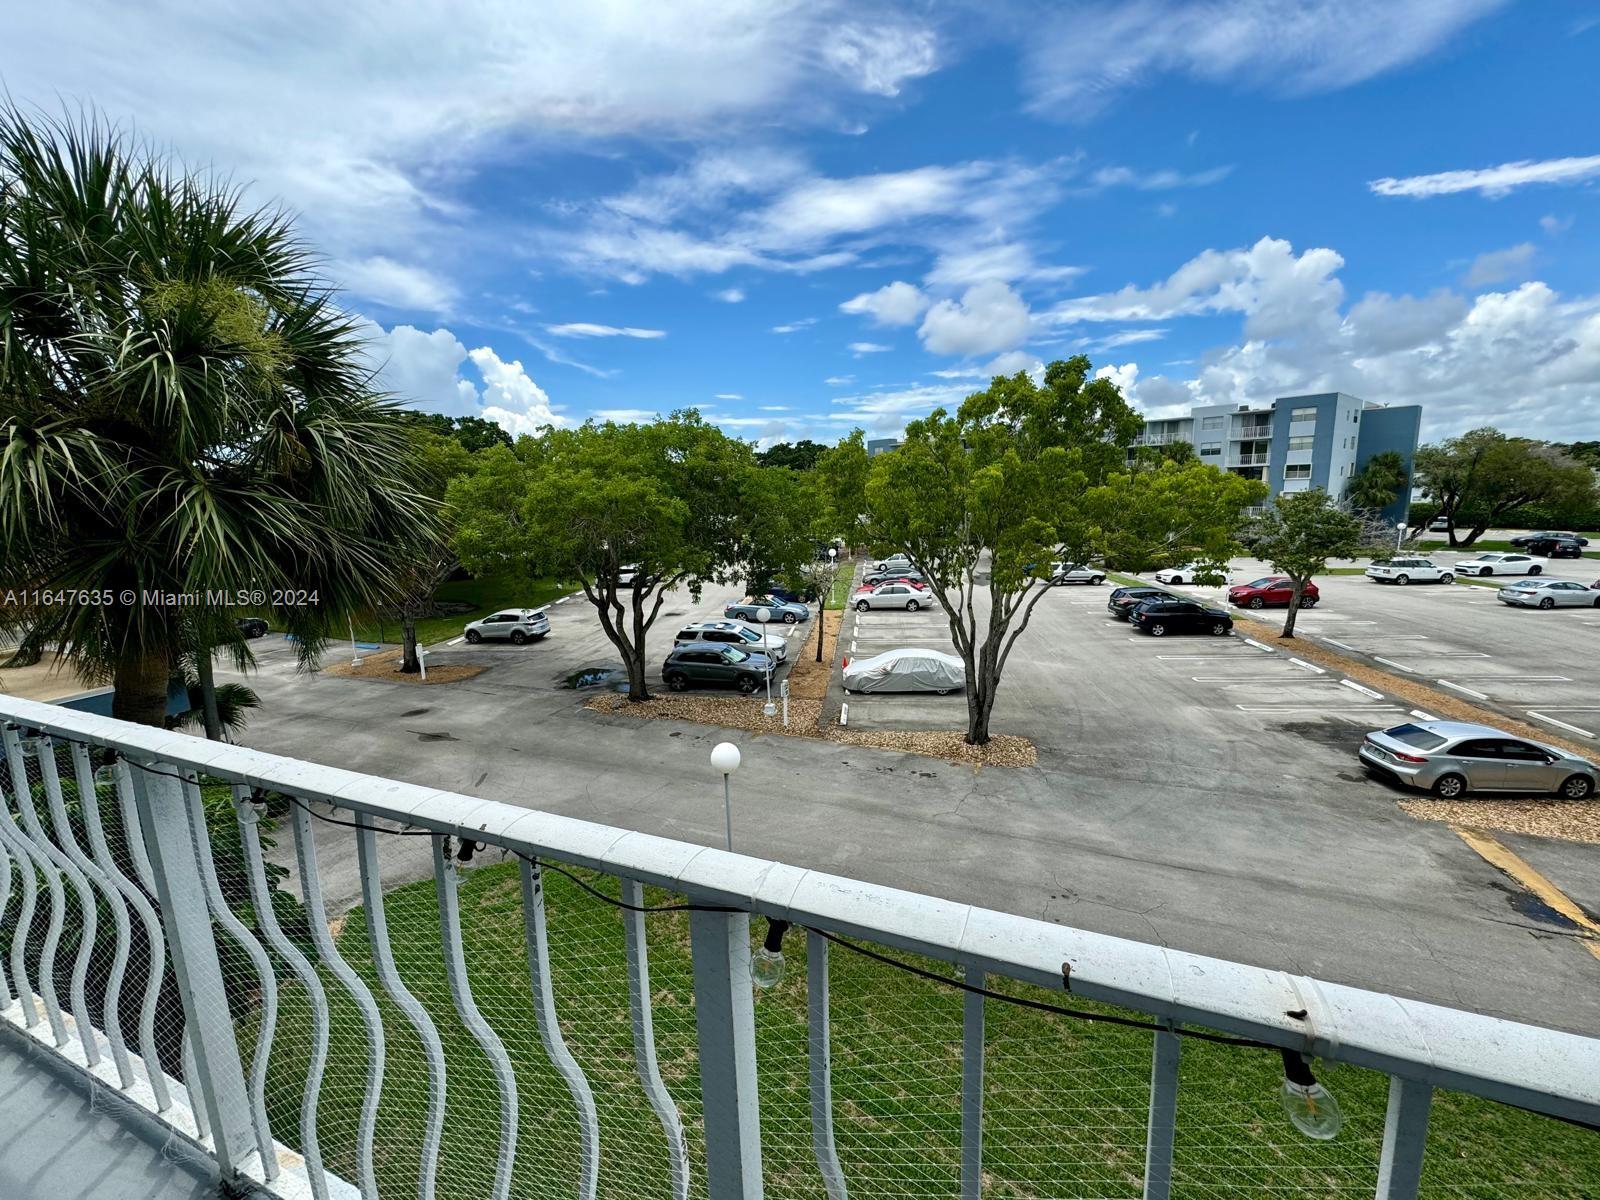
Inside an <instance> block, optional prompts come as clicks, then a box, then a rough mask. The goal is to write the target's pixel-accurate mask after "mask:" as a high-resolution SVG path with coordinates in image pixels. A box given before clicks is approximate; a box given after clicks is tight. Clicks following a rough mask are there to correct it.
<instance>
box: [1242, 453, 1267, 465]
mask: <svg viewBox="0 0 1600 1200" xmlns="http://www.w3.org/2000/svg"><path fill="white" fill-rule="evenodd" d="M1270 458H1271V455H1267V454H1238V455H1235V456H1234V459H1233V465H1234V466H1236V467H1264V466H1266V465H1267V463H1268V461H1269V460H1270Z"/></svg>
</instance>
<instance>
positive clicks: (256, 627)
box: [234, 617, 270, 638]
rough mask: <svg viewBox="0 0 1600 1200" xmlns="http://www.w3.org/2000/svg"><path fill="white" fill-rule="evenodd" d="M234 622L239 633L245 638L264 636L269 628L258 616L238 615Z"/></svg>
mask: <svg viewBox="0 0 1600 1200" xmlns="http://www.w3.org/2000/svg"><path fill="white" fill-rule="evenodd" d="M234 624H235V625H237V626H238V627H239V632H240V634H242V635H243V636H244V637H247V638H258V637H266V636H267V631H268V629H269V628H270V627H269V626H268V625H267V623H266V621H264V620H263V619H262V618H260V617H239V618H238V619H236V620H235V621H234Z"/></svg>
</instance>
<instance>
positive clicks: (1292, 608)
mask: <svg viewBox="0 0 1600 1200" xmlns="http://www.w3.org/2000/svg"><path fill="white" fill-rule="evenodd" d="M1304 588H1305V584H1304V583H1302V582H1301V581H1300V580H1298V579H1297V580H1295V581H1294V591H1292V592H1290V593H1289V615H1288V616H1287V617H1285V618H1284V619H1283V632H1282V633H1280V634H1279V635H1278V636H1279V637H1280V638H1292V637H1293V636H1294V622H1295V618H1296V617H1298V616H1299V615H1300V592H1301V591H1302V590H1303V589H1304Z"/></svg>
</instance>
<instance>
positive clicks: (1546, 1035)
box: [0, 697, 1600, 1200]
mask: <svg viewBox="0 0 1600 1200" xmlns="http://www.w3.org/2000/svg"><path fill="white" fill-rule="evenodd" d="M0 720H3V721H5V722H7V724H6V725H5V728H4V732H3V738H4V744H3V749H4V757H5V764H4V766H5V771H4V772H0V779H3V787H4V791H5V802H4V803H3V804H0V961H3V964H4V970H3V972H0V1082H4V1081H7V1080H10V1079H12V1078H14V1077H17V1076H18V1075H19V1072H20V1071H21V1069H22V1067H24V1066H27V1067H28V1069H29V1070H31V1069H32V1064H37V1063H45V1064H47V1065H48V1066H49V1067H50V1068H51V1069H52V1070H54V1071H56V1072H57V1073H58V1075H59V1076H60V1078H61V1079H63V1080H67V1081H71V1082H73V1083H75V1084H76V1085H79V1086H81V1088H82V1089H84V1090H86V1091H88V1092H90V1093H91V1094H92V1095H93V1097H94V1101H93V1104H92V1105H91V1106H88V1107H83V1106H80V1108H81V1111H77V1110H72V1109H71V1106H70V1105H69V1106H66V1107H58V1108H52V1109H51V1110H50V1112H49V1113H48V1114H46V1115H48V1116H49V1117H50V1119H48V1120H46V1119H42V1118H41V1117H40V1116H39V1114H37V1113H27V1112H19V1111H17V1106H18V1105H19V1104H22V1103H36V1102H37V1101H36V1100H34V1099H31V1098H32V1097H35V1096H36V1093H35V1092H33V1091H26V1092H24V1091H16V1090H14V1089H13V1090H7V1091H0V1182H4V1183H7V1184H8V1185H9V1188H8V1190H6V1191H5V1197H6V1200H43V1197H44V1196H46V1195H48V1196H50V1197H51V1200H59V1198H60V1197H61V1196H67V1195H70V1196H78V1195H81V1196H85V1197H89V1196H96V1195H105V1196H108V1197H116V1198H117V1200H120V1198H121V1197H123V1196H130V1195H135V1194H137V1195H139V1196H147V1197H158V1196H159V1197H166V1196H173V1197H176V1196H193V1197H198V1196H202V1195H217V1196H222V1195H226V1196H237V1195H253V1196H261V1197H276V1198H281V1200H299V1198H300V1197H312V1198H315V1200H343V1198H345V1197H352V1198H353V1197H361V1198H362V1200H377V1198H378V1197H419V1198H423V1200H438V1198H444V1197H450V1198H456V1197H461V1198H463V1200H466V1198H471V1200H482V1198H487V1200H508V1198H509V1197H513V1196H515V1197H518V1198H519V1200H520V1198H522V1197H545V1196H550V1197H555V1196H562V1197H569V1196H571V1197H579V1198H582V1200H593V1198H594V1197H597V1196H602V1195H604V1196H621V1197H633V1196H640V1197H643V1196H665V1197H672V1198H673V1200H685V1198H687V1197H689V1196H691V1195H692V1196H706V1197H709V1198H710V1200H754V1198H757V1197H761V1196H763V1195H770V1196H773V1197H778V1196H783V1197H788V1196H826V1197H828V1198H829V1200H846V1198H847V1197H848V1196H849V1195H851V1194H852V1193H853V1194H855V1195H857V1196H861V1197H876V1196H888V1195H906V1196H935V1195H948V1196H957V1195H959V1196H962V1197H977V1196H979V1194H980V1192H983V1193H985V1194H988V1193H989V1192H991V1191H992V1192H993V1194H996V1195H998V1194H1012V1193H1016V1194H1032V1195H1050V1196H1103V1195H1109V1194H1113V1193H1114V1194H1117V1195H1126V1196H1136V1195H1142V1196H1143V1197H1145V1198H1146V1200H1167V1198H1168V1197H1169V1196H1171V1195H1174V1194H1176V1195H1197V1196H1198V1195H1203V1196H1223V1195H1227V1196H1236V1195H1254V1194H1268V1193H1273V1194H1277V1193H1279V1192H1281V1191H1283V1190H1284V1189H1286V1188H1292V1189H1294V1190H1296V1191H1304V1192H1306V1193H1307V1194H1329V1189H1333V1190H1334V1191H1336V1192H1338V1193H1339V1194H1346V1193H1348V1194H1352V1195H1354V1194H1357V1193H1361V1194H1365V1195H1368V1196H1370V1195H1373V1194H1374V1188H1376V1194H1377V1195H1378V1196H1380V1197H1387V1198H1390V1200H1394V1198H1398V1197H1413V1196H1416V1195H1417V1194H1418V1188H1419V1184H1420V1180H1421V1176H1422V1168H1423V1162H1424V1156H1425V1153H1426V1152H1427V1149H1428V1146H1429V1134H1428V1128H1429V1119H1430V1113H1431V1112H1432V1108H1433V1104H1432V1099H1433V1095H1434V1090H1435V1089H1450V1090H1451V1091H1452V1092H1457V1093H1467V1095H1466V1096H1457V1097H1453V1098H1452V1101H1451V1104H1450V1105H1449V1106H1441V1110H1442V1111H1441V1115H1440V1116H1439V1117H1438V1120H1439V1121H1440V1122H1445V1121H1457V1122H1459V1120H1460V1118H1459V1115H1458V1114H1459V1111H1460V1110H1461V1106H1462V1105H1473V1104H1478V1105H1485V1106H1487V1105H1512V1106H1516V1107H1517V1108H1520V1109H1523V1110H1530V1111H1531V1112H1532V1113H1536V1114H1541V1115H1542V1116H1546V1117H1551V1118H1557V1119H1560V1120H1563V1121H1568V1122H1579V1123H1588V1124H1595V1123H1600V1040H1596V1039H1593V1038H1587V1037H1583V1036H1580V1035H1577V1034H1572V1033H1565V1032H1560V1031H1556V1030H1551V1029H1545V1028H1539V1027H1535V1026H1531V1025H1525V1024H1519V1023H1515V1022H1510V1021H1505V1020H1500V1019H1495V1018H1491V1017H1487V1016H1482V1015H1478V1014H1474V1013H1468V1012H1462V1011H1457V1010H1453V1009H1449V1008H1444V1007H1440V1006H1437V1005H1433V1004H1428V1003H1423V1002H1420V1001H1417V1000H1412V999H1407V998H1402V997H1399V996H1394V995H1384V994H1379V993H1375V992H1370V991H1364V990H1361V989H1357V988H1352V987H1347V986H1342V985H1339V984H1336V983H1332V982H1328V981H1319V980H1316V979H1313V978H1309V977H1304V976H1296V975H1287V974H1284V973H1283V972H1280V971H1273V970H1266V969H1262V968H1257V967H1251V966H1246V965H1242V964H1240V963H1235V962H1228V961H1223V960H1219V959H1212V958H1205V957H1201V956H1197V955H1192V954H1187V953H1183V952H1181V951H1178V950H1172V949H1168V948H1165V947H1162V946H1156V945H1147V944H1144V943H1140V942H1136V941H1130V940H1125V939H1120V938H1115V937H1109V936H1106V935H1102V934H1096V933H1092V932H1087V931H1084V930H1080V929H1075V928H1071V927H1068V926H1063V925H1057V924H1053V923H1050V922H1048V921H1041V920H1035V919H1031V918H1027V917H1021V916H1014V915H1009V914H1005V913H1000V912H996V911H992V910H988V909H983V908H977V907H973V906H970V905H966V904H958V903H953V902H950V901H945V900H940V899H936V898H933V897H929V896H923V895H918V894H914V893H911V892H906V891H901V890H897V889H893V888H887V887H882V886H877V885H874V884H869V883H865V882H861V881H859V880H854V879H850V878H845V877H840V876H834V875H828V874H824V873H821V872H817V871H810V870H803V869H800V868H797V867H791V866H786V865H784V864H782V863H777V862H771V861H767V860H764V859H760V858H754V857H749V856H746V855H741V854H734V853H730V852H728V851H726V850H721V849H710V848H707V847H705V846H701V845H695V844H690V843H687V842H679V841H674V840H671V839H666V838H661V837H653V836H649V835H645V834H640V833H634V832H629V831H627V830H624V829H619V828H613V827H609V826H603V825H598V824H594V823H590V822H585V821H579V820H574V819H571V818H566V817H560V816H555V815H552V814H549V813H544V812H539V811H536V810H530V809H526V808H519V807H515V806H512V805H507V804H501V803H497V802H493V801H487V800H481V799H477V798H474V797H471V796H465V795H458V794H455V793H450V792H442V791H439V790H436V789H432V788H428V787H421V786H416V785H412V784H407V783H400V782H396V781H393V780H387V779H382V778H377V777H373V776H367V775H361V774H357V773H355V772H351V771H344V770H339V769H336V768H332V767H326V766H320V765H316V764H312V763H308V762H304V761H300V760H296V759H289V758H282V757H278V756H274V755H270V754H265V753H261V752H257V751H253V750H247V749H243V748H240V747H236V746H231V745H227V744H223V743H216V742H208V741H206V740H204V739H200V738H195V737H190V736H187V735H184V734H178V733H172V732H167V731H163V730H156V729H151V728H147V727H142V726H133V725H128V724H125V723H122V722H118V721H113V720H111V719H109V718H105V717H98V716H94V715H90V714H86V713H79V712H74V711H70V710H66V709H61V708H57V707H54V706H50V705H46V704H41V703H36V702H32V701H27V700H21V699H16V698H12V697H0ZM735 791H737V789H736V788H735ZM274 837H276V838H278V839H281V840H282V842H283V843H284V851H285V852H284V854H283V855H281V856H280V855H278V854H274V853H271V852H270V851H271V849H272V847H271V845H270V842H271V841H272V840H273V838H274ZM290 849H292V854H289V853H287V852H288V851H289V850H290ZM280 857H286V858H288V860H289V862H290V863H291V864H292V865H290V866H289V867H287V868H284V867H278V866H276V865H275V863H276V862H277V861H278V859H279V858H280ZM996 869H997V870H999V869H1003V864H996ZM347 892H349V893H353V894H355V895H358V896H359V900H360V906H359V907H357V908H352V909H350V910H349V911H344V912H340V911H334V909H333V906H332V905H331V904H330V903H329V901H328V899H326V897H327V896H332V895H342V894H345V893H347ZM785 964H786V969H784V967H785ZM1286 1056H1287V1057H1286ZM1302 1056H1315V1057H1316V1058H1318V1059H1321V1060H1324V1062H1325V1063H1327V1064H1332V1063H1341V1064H1347V1065H1346V1066H1345V1067H1344V1068H1343V1069H1342V1070H1341V1071H1340V1072H1339V1073H1338V1074H1337V1075H1336V1076H1334V1077H1333V1078H1332V1079H1331V1080H1330V1082H1331V1084H1332V1086H1333V1088H1334V1089H1335V1090H1337V1091H1339V1092H1341V1093H1342V1098H1343V1102H1344V1104H1345V1105H1346V1106H1347V1115H1346V1118H1345V1130H1344V1133H1343V1134H1341V1135H1340V1136H1341V1140H1340V1141H1339V1142H1336V1143H1328V1142H1322V1141H1309V1140H1304V1139H1302V1138H1300V1137H1299V1136H1298V1135H1297V1134H1296V1133H1295V1132H1294V1130H1293V1129H1292V1128H1291V1127H1290V1125H1289V1122H1288V1121H1287V1120H1286V1119H1285V1118H1284V1114H1283V1113H1282V1112H1279V1111H1278V1099H1277V1097H1278V1095H1279V1092H1280V1085H1282V1083H1283V1080H1284V1071H1285V1070H1288V1071H1290V1072H1291V1073H1298V1071H1299V1070H1300V1069H1301V1068H1302V1067H1303V1066H1304V1059H1303V1058H1302ZM1180 1062H1181V1064H1182V1070H1181V1071H1180ZM1317 1069H1318V1070H1319V1071H1322V1070H1324V1067H1322V1066H1319V1067H1318V1068H1317ZM1218 1081H1220V1082H1218ZM1301 1086H1302V1087H1303V1086H1305V1085H1303V1084H1302V1085H1301ZM1288 1094H1290V1095H1291V1097H1293V1096H1294V1095H1302V1093H1292V1092H1291V1093H1288ZM1317 1094H1318V1095H1320V1093H1317ZM18 1097H22V1099H18ZM1318 1104H1320V1105H1321V1108H1320V1109H1318V1108H1317V1105H1318ZM1332 1111H1333V1110H1332V1109H1331V1108H1330V1107H1329V1105H1328V1104H1327V1102H1326V1101H1325V1100H1320V1099H1318V1100H1315V1101H1314V1103H1312V1104H1310V1105H1309V1106H1308V1105H1307V1104H1306V1103H1305V1102H1304V1101H1303V1100H1302V1101H1300V1102H1299V1107H1298V1108H1297V1109H1296V1113H1297V1115H1298V1118H1299V1119H1300V1121H1301V1122H1302V1123H1303V1125H1304V1126H1305V1127H1307V1128H1312V1129H1320V1130H1321V1131H1322V1132H1327V1131H1328V1127H1327V1126H1326V1125H1318V1122H1320V1121H1325V1120H1326V1119H1327V1117H1328V1116H1329V1114H1330V1113H1331V1112H1332ZM1495 1115H1496V1116H1497V1117H1500V1116H1503V1115H1505V1114H1503V1113H1501V1112H1499V1110H1496V1111H1495ZM1510 1116H1511V1117H1514V1118H1517V1119H1523V1120H1527V1121H1528V1122H1530V1123H1533V1124H1534V1125H1535V1126H1536V1129H1535V1130H1534V1132H1533V1134H1530V1136H1529V1137H1528V1138H1527V1139H1526V1140H1527V1141H1530V1142H1532V1141H1536V1140H1537V1137H1536V1134H1537V1133H1538V1131H1541V1130H1558V1129H1559V1128H1560V1127H1558V1126H1556V1125H1554V1124H1551V1123H1548V1122H1542V1121H1539V1120H1538V1119H1537V1118H1536V1117H1533V1116H1530V1115H1528V1114H1527V1113H1523V1114H1510ZM107 1121H113V1122H117V1123H119V1125H120V1126H122V1127H125V1128H126V1129H128V1130H130V1131H133V1132H132V1133H130V1136H129V1137H128V1138H126V1139H123V1141H122V1143H121V1144H118V1145H116V1146H115V1148H114V1150H108V1149H106V1148H105V1147H104V1146H102V1145H101V1142H102V1141H104V1139H101V1140H100V1141H97V1140H96V1138H97V1134H96V1132H95V1129H94V1128H91V1125H92V1124H93V1123H100V1124H104V1123H105V1122H107ZM1446 1137H1447V1139H1448V1140H1447V1141H1446V1143H1445V1146H1444V1148H1443V1149H1442V1150H1439V1151H1438V1152H1439V1153H1444V1154H1448V1155H1450V1164H1451V1165H1450V1167H1449V1168H1448V1169H1449V1170H1450V1171H1452V1172H1454V1174H1452V1176H1451V1178H1452V1180H1453V1181H1459V1183H1460V1184H1461V1185H1463V1186H1470V1185H1471V1184H1472V1180H1471V1179H1470V1178H1465V1177H1464V1176H1465V1174H1466V1168H1465V1167H1463V1166H1461V1165H1460V1164H1459V1163H1457V1161H1456V1155H1457V1153H1458V1149H1459V1148H1460V1147H1461V1146H1463V1145H1465V1144H1466V1142H1467V1141H1470V1138H1467V1139H1466V1140H1465V1141H1464V1140H1463V1138H1462V1130H1461V1126H1460V1124H1459V1123H1457V1124H1455V1125H1453V1126H1451V1131H1450V1133H1449V1134H1447V1135H1446ZM141 1138H142V1139H143V1140H142V1141H141V1140H138V1139H141ZM107 1145H110V1143H107ZM140 1147H143V1149H140ZM157 1147H160V1149H159V1150H158V1149H157ZM108 1154H114V1156H115V1160H116V1162H117V1163H120V1164H121V1165H122V1166H123V1167H124V1168H126V1169H127V1170H128V1171H145V1175H144V1176H142V1177H141V1178H142V1182H140V1183H139V1185H138V1190H137V1191H134V1190H131V1189H130V1188H129V1187H127V1186H124V1185H123V1184H120V1183H118V1184H114V1185H107V1186H108V1190H99V1191H97V1190H95V1189H96V1187H97V1186H98V1185H97V1183H96V1179H97V1176H96V1174H95V1172H96V1171H98V1170H100V1169H101V1167H102V1166H105V1165H106V1164H105V1162H104V1161H103V1160H104V1159H105V1157H106V1155H108ZM41 1159H45V1160H54V1161H55V1162H56V1163H57V1165H59V1166H61V1167H63V1168H64V1169H65V1170H67V1172H68V1173H69V1174H71V1173H73V1172H75V1174H76V1177H77V1178H78V1179H79V1180H80V1190H78V1191H75V1192H64V1191H61V1190H59V1189H57V1188H56V1186H55V1185H54V1184H53V1183H50V1182H49V1179H48V1178H47V1175H46V1174H42V1173H40V1172H38V1171H36V1170H35V1169H34V1168H35V1165H36V1163H37V1162H38V1161H39V1160H41ZM174 1163H181V1164H184V1171H185V1172H186V1173H184V1174H180V1175H176V1176H174V1175H170V1174H169V1175H158V1174H157V1172H158V1171H159V1170H160V1169H162V1168H163V1166H165V1167H172V1165H173V1164H174ZM146 1168H148V1170H146ZM106 1169H107V1170H109V1169H110V1168H109V1167H107V1168H106ZM107 1178H109V1175H108V1176H107ZM41 1179H45V1180H46V1182H45V1183H40V1182H39V1180H41ZM1452 1186H1455V1184H1454V1183H1453V1184H1452ZM1491 1186H1492V1185H1491ZM1556 1186H1557V1187H1558V1188H1559V1186H1560V1185H1559V1184H1557V1185H1556Z"/></svg>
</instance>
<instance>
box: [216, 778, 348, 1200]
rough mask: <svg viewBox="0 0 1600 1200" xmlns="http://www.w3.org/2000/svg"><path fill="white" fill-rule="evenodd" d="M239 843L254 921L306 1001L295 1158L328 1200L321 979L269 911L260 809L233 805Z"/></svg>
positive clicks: (325, 1051)
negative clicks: (305, 1055)
mask: <svg viewBox="0 0 1600 1200" xmlns="http://www.w3.org/2000/svg"><path fill="white" fill-rule="evenodd" d="M238 812H239V839H240V841H242V842H243V843H244V859H245V865H246V866H247V867H248V868H249V877H250V900H251V903H252V904H254V905H255V910H256V920H257V921H259V922H260V924H261V932H262V933H264V934H265V935H266V937H267V942H268V944H269V945H271V947H272V948H273V949H274V950H276V951H277V952H278V953H279V954H280V955H282V956H283V960H284V962H286V963H288V964H289V969H290V970H291V971H293V972H294V974H295V978H296V979H298V980H299V981H300V983H301V985H302V986H303V987H304V988H305V989H306V994H307V995H308V996H309V997H310V998H311V1062H310V1064H309V1066H308V1067H307V1068H306V1086H305V1090H304V1091H303V1092H302V1093H301V1097H300V1153H301V1154H303V1155H304V1156H305V1160H306V1175H307V1177H308V1178H309V1179H310V1180H311V1193H312V1195H313V1196H314V1197H315V1198H316V1200H328V1181H327V1178H326V1177H325V1176H324V1175H323V1171H322V1144H321V1143H320V1142H319V1141H318V1140H317V1096H318V1095H319V1094H320V1093H321V1091H322V1075H323V1072H324V1071H326V1070H327V1067H328V996H327V993H325V992H324V991H323V990H322V979H321V977H320V976H319V975H318V974H317V972H316V970H315V969H314V968H313V967H312V966H311V963H310V962H309V961H308V960H307V959H306V956H305V955H304V954H302V953H300V949H299V947H297V946H296V945H295V944H294V943H293V942H291V941H290V940H289V938H288V936H287V935H286V934H285V933H284V932H283V927H282V926H281V925H279V924H278V914H277V913H276V912H274V911H273V909H272V892H271V889H269V888H268V887H267V871H266V867H265V865H264V862H263V859H262V857H261V833H260V831H259V830H258V829H257V828H256V826H257V825H259V824H260V823H261V810H260V808H259V807H258V806H256V805H254V804H245V805H241V806H239V809H238Z"/></svg>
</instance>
